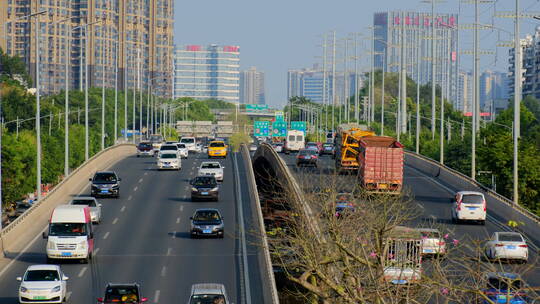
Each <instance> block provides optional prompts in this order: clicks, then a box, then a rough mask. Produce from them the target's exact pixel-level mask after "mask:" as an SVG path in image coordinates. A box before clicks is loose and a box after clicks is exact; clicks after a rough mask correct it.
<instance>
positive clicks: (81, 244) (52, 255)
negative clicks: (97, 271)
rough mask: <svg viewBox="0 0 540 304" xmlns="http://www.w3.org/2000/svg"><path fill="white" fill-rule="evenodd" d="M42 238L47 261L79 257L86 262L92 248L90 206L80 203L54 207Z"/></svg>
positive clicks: (90, 255) (92, 234)
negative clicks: (44, 243) (45, 247)
mask: <svg viewBox="0 0 540 304" xmlns="http://www.w3.org/2000/svg"><path fill="white" fill-rule="evenodd" d="M43 238H44V239H46V240H47V250H46V251H47V261H51V260H53V259H79V260H82V261H83V262H84V263H88V260H90V259H91V258H92V252H93V250H94V233H93V231H92V219H91V215H90V208H89V207H88V206H81V205H61V206H58V207H56V208H55V209H54V210H53V213H52V215H51V219H50V220H49V229H48V232H44V233H43Z"/></svg>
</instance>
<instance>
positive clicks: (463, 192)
mask: <svg viewBox="0 0 540 304" xmlns="http://www.w3.org/2000/svg"><path fill="white" fill-rule="evenodd" d="M458 194H461V195H482V196H484V194H482V193H480V192H476V191H459V192H458Z"/></svg>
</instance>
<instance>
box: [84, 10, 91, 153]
mask: <svg viewBox="0 0 540 304" xmlns="http://www.w3.org/2000/svg"><path fill="white" fill-rule="evenodd" d="M86 23H87V24H88V20H87V21H86ZM88 36H89V35H88V25H86V26H85V27H84V45H85V47H84V53H85V55H84V130H85V131H84V160H85V161H87V160H88V154H89V150H88V149H89V147H88V136H89V130H88V58H89V57H90V56H89V55H90V50H89V48H90V47H89V43H88V40H89V39H88Z"/></svg>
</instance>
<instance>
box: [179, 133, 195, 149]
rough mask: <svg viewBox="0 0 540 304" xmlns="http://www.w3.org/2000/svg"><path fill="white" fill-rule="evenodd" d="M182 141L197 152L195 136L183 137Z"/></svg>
mask: <svg viewBox="0 0 540 304" xmlns="http://www.w3.org/2000/svg"><path fill="white" fill-rule="evenodd" d="M180 143H181V144H184V145H186V148H187V149H188V151H189V152H197V142H196V141H195V137H187V136H185V137H182V139H180Z"/></svg>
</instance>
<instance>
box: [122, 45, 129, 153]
mask: <svg viewBox="0 0 540 304" xmlns="http://www.w3.org/2000/svg"><path fill="white" fill-rule="evenodd" d="M124 38H125V37H124ZM123 41H124V44H123V45H122V48H123V53H124V143H127V139H128V138H127V131H128V92H129V90H128V76H129V74H128V73H129V70H128V55H127V47H126V40H125V39H124V40H123Z"/></svg>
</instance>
